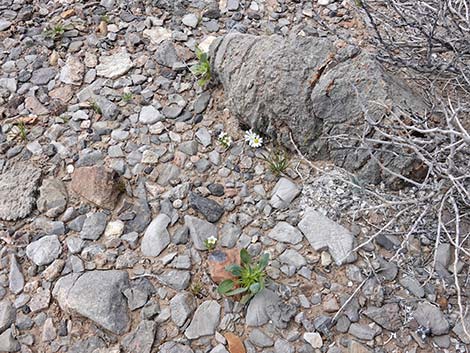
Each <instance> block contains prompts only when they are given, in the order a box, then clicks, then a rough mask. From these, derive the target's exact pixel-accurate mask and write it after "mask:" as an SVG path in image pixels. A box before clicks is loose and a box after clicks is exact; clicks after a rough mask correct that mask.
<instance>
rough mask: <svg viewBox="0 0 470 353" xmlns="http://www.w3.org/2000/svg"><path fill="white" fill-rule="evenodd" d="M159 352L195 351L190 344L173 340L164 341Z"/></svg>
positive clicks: (190, 352)
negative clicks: (186, 344)
mask: <svg viewBox="0 0 470 353" xmlns="http://www.w3.org/2000/svg"><path fill="white" fill-rule="evenodd" d="M159 353H194V351H193V350H192V349H191V347H189V346H185V345H182V344H181V343H177V342H173V341H171V342H165V343H163V344H162V345H161V346H160V351H159Z"/></svg>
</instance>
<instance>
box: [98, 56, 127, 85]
mask: <svg viewBox="0 0 470 353" xmlns="http://www.w3.org/2000/svg"><path fill="white" fill-rule="evenodd" d="M133 67H134V63H133V62H132V60H131V57H130V55H129V54H128V53H126V52H124V51H122V52H119V53H116V54H114V55H111V56H101V57H100V64H99V65H98V66H97V67H96V74H97V75H98V76H103V77H106V78H111V79H115V78H118V77H120V76H122V75H124V74H126V73H127V72H128V71H129V70H130V69H131V68H133Z"/></svg>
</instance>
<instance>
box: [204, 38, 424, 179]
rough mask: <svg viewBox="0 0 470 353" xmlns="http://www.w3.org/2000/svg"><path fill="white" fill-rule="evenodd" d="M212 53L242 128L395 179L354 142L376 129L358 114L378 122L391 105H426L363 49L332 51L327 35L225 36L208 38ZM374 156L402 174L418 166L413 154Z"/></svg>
mask: <svg viewBox="0 0 470 353" xmlns="http://www.w3.org/2000/svg"><path fill="white" fill-rule="evenodd" d="M210 57H211V67H212V73H213V76H214V77H216V78H217V79H218V80H219V81H220V82H221V83H222V85H223V87H224V91H225V96H226V100H227V103H228V105H229V108H230V110H231V111H232V113H234V114H235V115H236V116H237V117H238V119H239V120H240V121H241V123H242V126H243V125H245V126H246V127H251V128H254V129H255V130H257V131H259V132H261V133H263V134H266V135H268V136H270V137H272V138H276V139H277V140H279V141H280V142H281V143H284V144H285V145H287V146H290V147H291V148H292V147H293V146H292V144H291V143H290V137H289V132H291V133H292V137H293V139H294V141H295V143H296V145H297V146H298V147H299V148H300V150H301V151H302V152H303V153H304V154H305V155H306V156H307V157H310V158H313V159H324V160H332V161H334V162H335V163H336V164H337V165H339V166H341V167H344V168H346V169H348V170H350V171H353V172H357V173H358V174H359V175H358V176H359V178H360V179H362V180H364V181H365V182H371V183H377V182H379V181H381V180H383V179H387V178H388V179H387V180H385V181H387V182H388V183H392V182H393V181H394V178H392V176H391V175H386V174H385V172H383V171H382V170H381V168H380V166H379V164H378V163H377V161H376V160H375V158H371V156H370V154H369V152H368V150H367V148H363V147H364V146H361V143H360V142H359V141H358V139H359V138H360V137H361V136H363V134H364V135H366V136H367V137H370V138H372V137H374V136H375V134H376V133H375V132H374V131H373V130H372V129H371V128H370V127H369V125H368V124H367V123H366V118H365V116H364V112H363V111H364V109H365V110H366V111H367V112H368V114H367V115H368V119H370V121H373V122H377V121H379V119H381V118H382V117H383V116H384V115H386V114H389V113H390V111H393V110H395V108H396V107H401V108H403V109H407V110H410V111H413V112H418V113H419V112H424V110H425V105H424V103H423V101H422V99H421V98H420V97H419V96H418V95H416V94H415V93H413V92H412V90H411V89H410V88H409V87H408V86H407V85H406V84H405V83H404V82H403V81H402V80H400V79H399V78H397V77H395V76H392V75H390V74H389V73H387V72H386V71H385V70H384V69H383V68H382V67H381V65H380V64H379V63H378V62H377V61H376V60H375V59H374V58H373V57H371V56H370V55H369V54H367V53H365V52H361V51H360V49H358V48H356V47H353V46H347V47H345V48H341V49H338V48H336V47H335V45H334V43H333V41H332V40H330V39H328V38H317V37H301V36H290V37H288V38H283V37H281V36H277V35H274V36H254V35H245V34H237V33H231V34H227V35H225V36H223V37H220V38H218V39H216V40H215V41H214V42H213V43H212V45H211V49H210ZM358 96H359V97H360V99H359V100H358ZM375 147H377V146H375ZM392 148H393V147H389V149H392ZM373 154H374V156H375V157H376V158H377V159H378V160H380V161H381V162H382V163H383V164H384V165H386V166H387V167H389V168H391V169H392V170H399V171H400V172H403V173H405V174H412V171H413V168H415V167H417V166H416V165H415V160H414V159H411V158H405V157H402V156H399V157H396V156H395V155H394V154H393V153H390V151H377V150H375V152H373Z"/></svg>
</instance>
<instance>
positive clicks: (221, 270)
mask: <svg viewBox="0 0 470 353" xmlns="http://www.w3.org/2000/svg"><path fill="white" fill-rule="evenodd" d="M208 261H209V273H210V275H211V278H212V280H213V281H214V282H215V283H220V282H222V281H223V280H225V279H234V278H235V277H233V276H232V274H231V273H230V272H227V271H226V270H225V267H227V266H228V265H232V264H237V265H240V250H238V249H237V248H233V249H227V250H215V251H213V252H211V253H210V254H209V258H208Z"/></svg>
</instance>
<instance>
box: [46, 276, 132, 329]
mask: <svg viewBox="0 0 470 353" xmlns="http://www.w3.org/2000/svg"><path fill="white" fill-rule="evenodd" d="M128 287H129V277H128V274H127V272H124V271H116V270H106V271H90V272H85V273H83V274H75V273H74V274H70V275H67V276H65V277H61V278H60V279H59V280H58V281H57V283H56V284H55V286H54V290H53V296H54V298H55V299H56V300H57V301H58V303H59V305H60V307H61V308H62V310H64V311H66V312H68V313H70V314H79V315H82V316H84V317H86V318H88V319H90V320H92V321H94V322H95V323H97V324H98V325H100V326H102V327H103V328H105V329H107V330H109V331H111V332H113V333H115V334H123V333H125V332H126V331H127V330H128V326H129V314H128V310H127V302H126V299H125V297H124V295H123V291H124V290H125V289H126V288H128Z"/></svg>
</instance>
